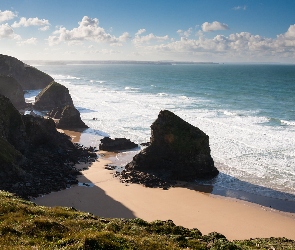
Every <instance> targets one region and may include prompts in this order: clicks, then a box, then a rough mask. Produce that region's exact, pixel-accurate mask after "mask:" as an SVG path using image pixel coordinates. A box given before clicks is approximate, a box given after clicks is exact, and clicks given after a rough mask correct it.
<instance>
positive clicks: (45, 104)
mask: <svg viewBox="0 0 295 250" xmlns="http://www.w3.org/2000/svg"><path fill="white" fill-rule="evenodd" d="M68 105H69V106H73V105H74V104H73V100H72V97H71V95H70V93H69V90H68V89H67V88H66V87H65V86H63V85H61V84H59V83H57V82H51V83H50V84H49V85H48V86H47V87H46V88H44V89H43V90H42V91H41V92H40V93H39V94H38V95H37V96H36V99H35V105H34V107H35V108H36V109H39V110H52V109H54V108H60V109H63V108H64V107H65V106H68Z"/></svg>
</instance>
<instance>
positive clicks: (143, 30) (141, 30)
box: [135, 29, 146, 36]
mask: <svg viewBox="0 0 295 250" xmlns="http://www.w3.org/2000/svg"><path fill="white" fill-rule="evenodd" d="M144 32H146V30H145V29H140V30H138V31H137V32H136V33H135V35H136V36H139V35H141V34H142V33H144Z"/></svg>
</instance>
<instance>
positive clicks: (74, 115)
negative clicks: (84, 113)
mask: <svg viewBox="0 0 295 250" xmlns="http://www.w3.org/2000/svg"><path fill="white" fill-rule="evenodd" d="M57 127H58V128H63V129H70V128H88V126H87V125H86V124H85V123H84V122H83V121H82V120H81V117H80V112H79V111H78V110H77V109H76V108H75V107H74V106H71V105H69V106H66V107H64V109H63V111H62V113H61V117H60V120H59V122H58V124H57Z"/></svg>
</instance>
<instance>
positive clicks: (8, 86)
mask: <svg viewBox="0 0 295 250" xmlns="http://www.w3.org/2000/svg"><path fill="white" fill-rule="evenodd" d="M0 94H1V95H4V96H6V97H7V98H9V100H10V101H11V102H12V104H13V105H14V107H16V108H17V109H22V108H25V107H26V102H25V98H24V91H23V88H22V87H21V85H20V84H19V83H18V82H17V81H16V80H15V79H14V78H13V77H11V76H6V75H0Z"/></svg>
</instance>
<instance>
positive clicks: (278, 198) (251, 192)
mask: <svg viewBox="0 0 295 250" xmlns="http://www.w3.org/2000/svg"><path fill="white" fill-rule="evenodd" d="M200 188H201V189H200ZM195 190H197V191H202V192H203V191H204V192H206V193H211V194H215V195H220V196H224V197H231V198H236V199H239V200H243V201H248V202H251V203H255V204H258V205H261V206H264V207H269V208H273V209H276V210H280V211H283V212H290V213H295V195H293V194H289V193H286V192H282V191H277V190H274V189H271V188H267V187H263V186H259V185H255V184H251V183H249V182H245V181H241V180H239V179H237V178H235V177H233V176H230V175H227V174H224V173H221V172H220V173H219V175H218V176H217V177H215V178H214V179H212V180H206V181H201V180H196V188H195Z"/></svg>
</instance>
